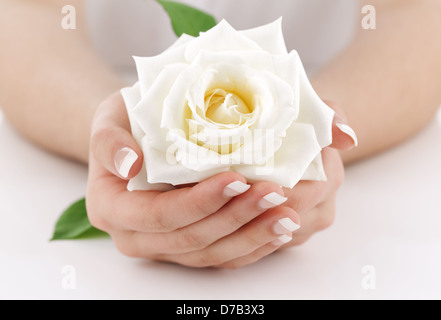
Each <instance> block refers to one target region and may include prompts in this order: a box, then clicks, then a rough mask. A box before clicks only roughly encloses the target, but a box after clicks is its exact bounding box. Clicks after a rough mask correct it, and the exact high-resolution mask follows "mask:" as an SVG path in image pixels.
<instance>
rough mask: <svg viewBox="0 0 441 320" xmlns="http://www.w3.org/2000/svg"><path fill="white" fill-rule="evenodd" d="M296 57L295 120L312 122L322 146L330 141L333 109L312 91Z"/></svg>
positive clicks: (327, 144)
mask: <svg viewBox="0 0 441 320" xmlns="http://www.w3.org/2000/svg"><path fill="white" fill-rule="evenodd" d="M297 59H298V60H299V64H298V66H299V86H300V110H299V116H298V118H297V120H296V121H298V122H302V123H310V124H312V125H313V126H314V129H315V132H316V134H317V141H318V142H319V144H320V146H321V147H322V148H324V147H326V146H329V145H330V144H331V143H332V120H333V118H334V111H333V110H332V109H331V108H329V107H328V106H327V105H326V103H324V102H323V100H322V99H320V97H319V96H318V95H317V93H316V92H315V91H314V89H313V88H312V85H311V83H310V82H309V80H308V77H307V75H306V72H305V69H304V67H303V65H302V63H301V61H300V57H298V55H297Z"/></svg>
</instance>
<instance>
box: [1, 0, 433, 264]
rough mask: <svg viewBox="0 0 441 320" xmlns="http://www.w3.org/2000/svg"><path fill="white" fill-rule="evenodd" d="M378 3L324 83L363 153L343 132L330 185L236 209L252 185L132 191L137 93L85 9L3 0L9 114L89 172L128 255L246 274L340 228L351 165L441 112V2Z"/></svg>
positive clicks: (258, 190)
mask: <svg viewBox="0 0 441 320" xmlns="http://www.w3.org/2000/svg"><path fill="white" fill-rule="evenodd" d="M65 4H70V5H73V6H75V8H76V10H77V26H78V28H77V29H76V30H68V31H67V30H63V29H62V28H61V27H60V12H61V7H62V6H63V5H65ZM369 4H371V5H374V6H375V8H376V11H377V30H369V31H368V30H360V32H359V33H358V35H357V37H356V38H355V40H354V41H353V43H352V44H351V45H350V46H349V47H348V48H347V49H346V50H344V51H343V52H342V53H341V55H339V56H338V57H337V58H336V59H335V60H333V61H332V62H330V63H329V64H328V65H327V66H326V67H325V68H324V69H323V70H321V71H320V72H319V73H318V74H317V75H316V76H315V77H314V78H313V79H312V83H313V86H314V87H315V89H316V90H317V92H318V93H319V95H320V96H321V97H323V98H324V99H328V100H329V101H328V100H327V103H328V104H329V105H330V106H331V107H332V108H334V109H335V110H336V112H337V114H338V118H339V119H338V122H343V123H344V122H347V121H348V120H349V121H348V123H350V124H351V127H352V128H353V129H354V130H355V131H356V132H357V136H358V138H359V142H360V146H359V147H358V148H355V149H352V147H353V140H352V139H351V138H350V137H349V136H347V135H346V134H344V133H343V132H341V131H340V130H338V128H337V127H336V126H334V128H333V137H334V143H333V145H332V146H331V147H329V148H326V149H324V150H323V153H322V156H323V162H324V167H325V171H326V174H327V177H328V181H327V182H316V181H302V182H300V183H299V184H297V185H296V186H295V187H294V188H293V189H286V188H284V189H282V188H280V187H279V186H277V185H275V184H273V183H270V182H265V181H262V182H259V183H255V184H253V185H252V186H251V188H250V189H249V190H248V191H247V192H245V193H243V194H241V195H238V196H236V197H233V198H227V197H225V196H223V190H224V188H225V186H226V185H228V184H229V183H231V182H233V181H237V180H239V181H242V182H244V183H246V180H245V178H244V177H242V176H240V175H238V174H237V173H231V172H230V173H223V174H220V175H217V176H214V177H212V178H209V179H207V180H205V181H203V182H201V183H199V184H196V185H193V186H187V187H182V188H179V189H176V190H173V191H169V192H153V191H136V192H128V191H127V190H126V184H127V181H126V180H125V179H124V178H122V177H121V176H119V174H118V172H117V170H116V168H115V163H114V158H115V154H116V153H117V151H118V150H120V149H121V148H123V147H130V148H132V149H133V150H134V151H135V152H136V153H137V154H138V157H139V158H138V160H137V161H136V162H135V164H134V165H133V167H132V168H131V170H130V173H129V176H128V177H127V178H131V177H133V176H135V175H136V173H137V172H138V171H139V170H140V168H141V165H142V161H143V159H142V152H141V150H140V149H139V147H138V146H137V144H136V143H135V142H134V140H133V139H132V137H131V135H130V127H129V123H128V119H127V114H126V113H125V108H124V104H123V101H122V98H121V95H120V94H119V93H118V91H119V89H120V88H121V87H123V86H125V84H124V83H122V81H121V80H120V79H119V78H118V77H117V75H116V73H115V72H114V71H113V70H112V69H111V68H110V67H109V66H107V65H105V64H104V63H103V62H102V60H101V59H100V57H99V56H97V55H96V53H95V52H94V51H93V49H92V48H91V46H90V44H89V42H88V39H87V32H86V30H85V29H83V27H82V26H83V23H82V17H83V14H84V13H83V10H82V8H83V6H82V2H81V1H79V0H69V1H59V0H58V1H55V0H54V1H49V0H38V1H37V0H32V1H31V0H28V1H27V0H0V43H2V44H5V45H3V46H2V50H0V70H2V72H1V73H0V105H1V106H2V110H3V112H4V113H5V116H6V117H7V118H8V120H9V121H10V123H12V124H13V125H14V126H15V128H16V129H17V131H18V132H20V133H21V134H22V135H23V136H24V137H26V138H28V139H29V140H31V141H33V142H34V143H36V144H37V145H39V146H41V147H43V148H45V149H47V150H50V151H52V152H54V153H56V154H60V155H63V156H66V157H69V158H72V159H76V160H79V161H82V162H84V163H88V165H89V180H88V189H87V194H86V198H87V209H88V214H89V218H90V220H91V222H92V224H93V225H95V226H96V227H98V228H100V229H102V230H105V231H107V232H108V233H109V234H110V235H111V236H112V239H113V241H114V243H115V245H116V247H117V248H118V249H119V250H120V251H121V252H122V253H123V254H126V255H128V256H133V257H145V258H150V259H155V260H161V261H169V262H174V263H178V264H182V265H186V266H192V267H208V266H212V267H227V268H237V267H241V266H244V265H247V264H250V263H253V262H255V261H257V260H259V259H261V258H263V257H265V256H267V255H268V254H270V253H272V252H274V251H275V250H278V249H279V248H281V247H288V246H293V245H299V244H301V243H303V242H304V241H306V240H307V239H308V238H310V237H311V236H312V235H313V234H314V233H316V232H317V231H320V230H323V229H325V228H327V227H328V226H330V225H331V224H332V221H333V218H334V215H335V198H336V194H337V192H338V188H339V186H340V185H341V183H342V181H343V178H344V169H343V164H349V163H351V162H353V161H357V160H360V159H364V158H366V157H368V156H371V155H374V154H376V153H378V152H380V151H382V150H385V149H388V148H390V147H392V146H394V145H396V144H397V143H399V142H401V141H404V140H405V139H407V138H408V137H410V136H412V135H413V134H415V133H416V132H417V131H418V130H420V129H421V128H422V127H424V126H425V125H426V124H427V122H428V121H429V120H430V119H431V118H432V117H433V115H434V113H435V112H436V110H437V109H438V107H439V102H440V101H441V93H440V92H439V89H438V87H437V84H439V83H440V82H441V59H439V56H441V43H440V42H439V41H434V39H435V38H436V36H435V35H438V34H441V20H440V19H439V16H440V13H441V4H440V2H439V1H435V0H433V1H429V0H428V1H425V0H418V1H412V0H408V1H403V0H401V1H393V0H390V1H385V0H381V1H369ZM30 30H32V32H30ZM397 30H399V32H397ZM35 34H38V35H39V36H38V37H35V36H34V35H35ZM391 39H393V41H392V40H391ZM48 43H50V45H48ZM416 49H418V50H416ZM385 66H387V68H386V67H385ZM354 70H356V71H357V72H354ZM42 75H44V77H43V76H42ZM410 75H411V76H410ZM379 79H380V80H381V85H378V83H379V81H380V80H379ZM330 101H332V102H330ZM60 106H62V107H60ZM35 109H38V112H35V111H34V110H35ZM48 119H50V121H48ZM349 149H351V151H343V150H349ZM271 192H277V193H279V194H280V195H284V196H286V197H288V201H287V202H285V203H284V204H283V205H280V206H277V207H275V208H271V209H268V210H262V209H260V208H259V207H258V205H257V203H258V201H259V200H260V199H261V198H262V197H263V196H265V195H266V194H268V193H271ZM206 199H210V201H206ZM286 217H288V218H290V219H291V220H293V221H294V222H296V223H297V224H300V225H301V228H300V229H299V230H297V231H295V234H293V235H292V236H293V240H292V241H291V242H290V243H288V244H286V245H283V246H282V245H281V244H280V243H278V244H275V243H274V241H275V240H276V239H277V238H278V236H279V235H277V234H275V233H274V230H273V226H274V224H275V223H276V222H277V221H278V220H279V219H281V218H286ZM213 230H214V231H213ZM287 234H288V235H291V234H289V233H287Z"/></svg>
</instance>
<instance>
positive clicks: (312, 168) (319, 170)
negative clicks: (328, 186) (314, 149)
mask: <svg viewBox="0 0 441 320" xmlns="http://www.w3.org/2000/svg"><path fill="white" fill-rule="evenodd" d="M301 180H316V181H327V178H326V174H325V169H324V167H323V161H322V154H321V153H319V154H318V155H317V157H316V158H315V159H314V160H313V161H312V162H311V164H310V165H309V167H308V169H306V171H305V173H304V174H303V176H302V179H301Z"/></svg>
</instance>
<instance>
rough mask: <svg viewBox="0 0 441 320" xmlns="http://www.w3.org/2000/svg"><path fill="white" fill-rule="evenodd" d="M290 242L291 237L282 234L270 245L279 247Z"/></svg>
mask: <svg viewBox="0 0 441 320" xmlns="http://www.w3.org/2000/svg"><path fill="white" fill-rule="evenodd" d="M291 240H292V237H290V236H288V235H287V234H283V235H281V236H280V237H278V238H277V239H276V240H274V241H273V242H272V243H273V245H275V246H281V245H282V244H285V243H288V242H290V241H291Z"/></svg>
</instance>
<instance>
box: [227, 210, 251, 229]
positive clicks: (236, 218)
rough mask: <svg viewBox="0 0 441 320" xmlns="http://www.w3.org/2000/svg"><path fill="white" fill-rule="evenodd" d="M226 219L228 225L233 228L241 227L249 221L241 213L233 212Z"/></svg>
mask: <svg viewBox="0 0 441 320" xmlns="http://www.w3.org/2000/svg"><path fill="white" fill-rule="evenodd" d="M228 217H229V221H228V224H229V225H231V226H232V227H234V228H238V227H241V226H243V225H244V224H246V223H248V221H249V219H248V218H247V217H246V216H245V215H244V214H243V211H233V212H232V213H231V214H230V215H229V216H228Z"/></svg>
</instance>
